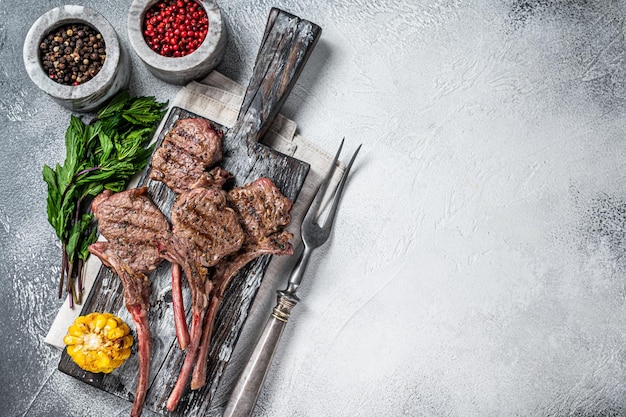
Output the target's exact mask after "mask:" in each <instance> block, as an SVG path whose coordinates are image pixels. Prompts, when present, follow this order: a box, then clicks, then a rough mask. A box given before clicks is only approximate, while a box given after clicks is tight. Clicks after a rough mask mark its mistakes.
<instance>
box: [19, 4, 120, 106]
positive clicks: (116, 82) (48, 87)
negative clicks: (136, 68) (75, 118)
mask: <svg viewBox="0 0 626 417" xmlns="http://www.w3.org/2000/svg"><path fill="white" fill-rule="evenodd" d="M69 23H84V24H87V25H89V26H91V27H93V28H94V29H96V30H97V31H98V32H100V34H102V37H103V39H104V42H105V45H106V59H105V60H104V63H103V65H102V68H101V69H100V71H99V72H98V74H96V76H95V77H93V78H92V79H91V80H89V81H87V82H85V83H83V84H80V85H77V86H69V85H63V84H59V83H57V82H56V81H54V80H51V79H50V78H49V77H48V74H47V73H46V72H45V71H44V69H43V66H42V63H41V59H40V55H39V44H40V43H41V41H42V39H43V38H44V37H45V36H47V35H48V34H49V33H50V32H51V31H53V30H55V29H56V28H58V27H60V26H63V25H65V24H69ZM23 58H24V65H25V67H26V72H27V73H28V75H29V77H30V79H31V80H32V81H33V83H35V85H37V87H39V88H40V89H41V90H43V91H44V92H45V93H47V94H48V95H49V96H50V97H52V99H53V100H54V101H56V102H57V103H59V104H60V105H62V106H63V107H66V108H68V109H70V110H74V111H79V112H90V111H95V110H97V109H99V108H100V107H102V106H103V105H104V103H106V102H107V101H108V100H109V99H110V98H112V97H113V96H114V95H115V94H116V93H118V92H119V91H121V90H122V89H124V88H126V87H127V86H128V82H129V80H130V60H129V57H128V54H127V52H126V51H125V50H124V48H123V46H122V45H121V44H120V41H119V38H118V36H117V33H116V32H115V29H113V27H112V26H111V24H110V23H109V22H108V21H107V20H106V19H105V18H104V17H103V16H102V15H101V14H100V13H98V12H96V11H95V10H92V9H89V8H87V7H83V6H76V5H65V6H61V7H57V8H55V9H52V10H50V11H48V12H47V13H45V14H43V15H42V16H41V17H40V18H39V19H37V20H36V21H35V23H33V25H32V26H31V28H30V30H29V31H28V33H27V35H26V38H25V41H24V49H23Z"/></svg>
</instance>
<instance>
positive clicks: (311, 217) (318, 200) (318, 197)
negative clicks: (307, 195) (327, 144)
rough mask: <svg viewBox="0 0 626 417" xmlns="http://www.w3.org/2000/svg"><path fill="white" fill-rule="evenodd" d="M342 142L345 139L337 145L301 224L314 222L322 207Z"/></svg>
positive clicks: (342, 140)
mask: <svg viewBox="0 0 626 417" xmlns="http://www.w3.org/2000/svg"><path fill="white" fill-rule="evenodd" d="M344 140H345V138H343V139H341V143H340V144H339V149H337V153H336V154H335V157H334V158H333V161H332V163H331V165H330V169H329V170H328V172H327V173H326V176H325V177H324V180H323V181H322V183H321V184H320V185H319V187H318V188H317V192H316V193H315V197H314V199H313V202H312V203H311V206H310V207H309V211H308V212H307V213H306V216H305V217H304V220H303V224H304V223H305V222H309V223H313V222H315V219H316V217H317V216H318V214H319V210H320V206H321V205H322V200H323V199H324V196H325V195H326V190H328V185H329V184H330V181H331V180H332V178H333V174H334V173H335V169H336V168H337V161H339V154H341V149H342V148H343V143H344Z"/></svg>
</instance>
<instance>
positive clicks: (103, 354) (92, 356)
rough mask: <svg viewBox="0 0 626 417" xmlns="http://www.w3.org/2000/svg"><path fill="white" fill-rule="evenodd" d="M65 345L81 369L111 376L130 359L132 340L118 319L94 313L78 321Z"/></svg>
mask: <svg viewBox="0 0 626 417" xmlns="http://www.w3.org/2000/svg"><path fill="white" fill-rule="evenodd" d="M63 342H64V343H65V344H66V345H67V353H68V354H69V355H70V357H71V358H72V359H73V360H74V362H76V364H77V365H78V366H80V367H81V368H82V369H84V370H85V371H89V372H103V373H107V374H108V373H110V372H112V371H113V370H114V369H115V368H117V367H119V366H120V365H122V364H123V363H124V361H125V360H126V359H127V358H128V357H129V356H130V348H131V346H132V345H133V336H132V335H131V334H130V328H129V327H128V325H127V324H126V323H124V321H123V320H122V319H120V318H119V317H116V316H114V315H113V314H110V313H91V314H88V315H86V316H79V317H77V318H76V320H75V321H74V323H73V324H72V325H71V326H70V327H69V328H68V329H67V334H66V335H65V337H64V338H63Z"/></svg>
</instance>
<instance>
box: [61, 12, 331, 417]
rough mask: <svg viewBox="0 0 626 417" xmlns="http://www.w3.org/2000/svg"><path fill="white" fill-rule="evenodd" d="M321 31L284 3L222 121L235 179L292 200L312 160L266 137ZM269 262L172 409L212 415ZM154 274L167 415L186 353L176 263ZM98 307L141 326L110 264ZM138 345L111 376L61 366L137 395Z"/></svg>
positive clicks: (151, 401) (236, 295) (157, 384)
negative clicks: (234, 111) (264, 181)
mask: <svg viewBox="0 0 626 417" xmlns="http://www.w3.org/2000/svg"><path fill="white" fill-rule="evenodd" d="M320 34H321V29H320V27H319V26H317V25H315V24H313V23H311V22H308V21H306V20H303V19H300V18H298V17H297V16H293V15H291V14H289V13H287V12H284V11H282V10H279V9H275V8H274V9H272V10H271V12H270V14H269V18H268V21H267V26H266V29H265V33H264V36H263V40H262V43H261V47H260V49H259V53H258V56H257V59H256V63H255V67H254V70H253V75H252V78H251V81H250V84H249V86H248V88H247V90H246V94H245V97H244V101H243V105H242V107H241V110H240V113H239V116H238V119H237V122H236V123H235V125H234V126H233V127H232V128H230V129H228V130H227V131H226V129H225V128H224V127H223V126H218V127H220V128H222V129H223V130H224V131H226V133H225V135H224V139H223V148H224V149H223V155H224V157H223V160H222V162H221V163H220V166H222V167H223V168H224V169H226V170H228V171H229V172H230V173H231V174H233V176H234V182H235V185H237V186H239V185H243V184H246V183H248V182H251V181H253V180H255V179H257V178H260V177H268V178H271V179H272V180H273V181H274V183H275V184H276V185H277V186H278V187H279V189H280V190H281V191H282V192H283V194H284V195H285V196H287V197H288V198H290V199H291V200H292V201H295V200H296V198H297V196H298V193H299V192H300V189H301V188H302V185H303V183H304V180H305V178H306V175H307V173H308V170H309V165H308V164H307V163H305V162H303V161H299V160H296V159H294V158H291V157H288V156H286V155H283V154H280V153H278V152H276V151H274V150H273V149H270V148H268V147H266V146H264V145H262V144H260V143H259V139H260V138H262V137H263V135H264V134H265V132H266V131H267V129H268V128H269V126H270V125H271V123H272V121H273V120H274V118H275V117H276V115H277V114H278V111H279V110H280V107H281V106H282V104H283V103H284V101H285V99H286V98H287V95H288V94H289V92H290V91H291V89H292V88H293V86H294V84H295V82H296V80H297V78H298V76H299V75H300V73H301V71H302V69H303V67H304V64H305V63H306V61H307V59H308V57H309V55H310V54H311V52H312V50H313V48H314V47H315V44H316V43H317V40H318V39H319V36H320ZM185 117H199V116H198V115H195V114H193V113H190V112H188V111H186V110H184V109H181V108H177V107H175V108H173V109H171V111H170V112H169V114H168V116H167V119H166V121H165V123H164V124H163V126H162V128H161V129H160V130H159V131H158V132H157V133H156V136H157V138H156V146H159V145H160V144H161V143H162V141H163V138H164V136H165V134H166V133H167V132H168V131H169V130H170V129H171V128H172V126H173V125H174V123H175V122H176V120H178V119H179V118H185ZM148 173H149V171H148V169H146V171H145V172H144V173H143V175H142V178H141V179H140V182H139V185H146V186H147V187H148V190H149V192H150V194H151V196H152V197H153V200H154V202H155V203H156V204H157V206H159V208H160V209H161V210H162V211H163V212H164V213H165V214H166V215H167V216H168V217H169V213H170V212H171V207H172V205H173V203H174V199H175V194H174V193H173V192H172V191H171V190H169V189H168V188H167V187H166V186H165V185H163V184H162V183H160V182H158V181H153V180H150V179H149V178H148ZM269 261H270V257H269V256H264V257H261V258H258V259H256V260H255V261H253V262H251V263H250V264H248V265H247V266H246V267H245V268H244V269H243V270H242V271H240V273H239V274H238V276H237V277H236V278H234V279H233V280H232V282H231V284H230V286H229V288H228V289H227V291H226V294H225V297H224V301H223V302H222V305H221V307H220V309H219V311H218V314H217V317H216V322H215V328H214V329H215V330H214V334H213V337H212V340H211V349H210V354H209V360H208V365H207V366H208V368H207V384H206V385H205V386H204V387H203V388H201V389H200V390H197V391H190V390H188V391H187V393H186V394H185V396H184V397H183V398H182V399H181V401H180V403H179V406H178V409H177V410H176V412H175V413H168V415H174V416H183V415H185V416H192V415H205V414H206V413H207V411H208V410H209V409H210V408H211V400H212V397H213V394H214V393H215V391H216V389H217V386H218V384H219V382H220V377H221V375H222V373H223V372H224V369H225V367H226V365H227V364H228V361H229V359H230V357H231V353H232V351H233V349H234V347H235V344H236V343H237V339H238V337H239V334H240V332H241V329H242V327H243V324H244V322H245V320H246V317H247V315H248V311H249V309H250V307H251V305H252V302H253V300H254V297H255V294H256V292H257V290H258V288H259V286H260V284H261V280H262V279H263V275H264V272H265V269H266V267H267V265H268V263H269ZM150 278H151V280H152V299H151V307H150V315H149V322H150V328H151V332H152V335H153V349H152V359H151V367H150V384H149V388H148V395H147V398H146V402H145V408H147V409H150V410H153V411H156V412H160V413H163V412H165V402H166V401H167V398H168V396H169V395H170V392H171V389H172V387H173V386H174V384H175V383H176V379H177V377H178V373H179V370H180V367H181V366H182V363H183V360H184V352H183V351H181V350H180V349H179V348H178V345H177V342H176V334H175V331H174V319H173V310H172V304H171V275H170V264H169V263H168V262H163V263H162V264H161V266H159V268H157V270H156V271H154V272H153V273H152V274H151V276H150ZM183 281H184V280H183ZM184 299H185V306H186V307H187V313H188V315H187V317H188V322H189V318H190V313H191V302H190V295H189V289H188V288H187V287H186V282H185V288H184ZM93 311H107V312H112V313H114V314H117V315H119V316H120V317H122V318H123V319H124V320H125V321H126V322H127V323H129V325H130V326H131V328H133V329H134V326H133V325H132V318H131V317H130V315H129V314H128V312H127V311H126V308H125V307H124V299H123V289H122V285H121V282H120V280H119V279H118V277H117V276H116V275H115V274H113V273H112V272H111V271H110V270H109V269H108V268H105V267H102V268H101V269H100V271H99V272H98V274H97V276H96V278H95V282H94V285H93V288H92V290H91V292H90V294H89V296H88V297H87V299H86V301H85V303H84V306H83V309H82V312H81V314H82V315H85V314H88V313H90V312H93ZM133 349H134V350H135V351H134V354H133V355H132V356H131V357H130V358H129V359H128V360H127V361H126V363H125V364H124V365H123V366H122V367H120V368H118V369H116V370H115V371H114V372H112V373H111V374H108V375H105V374H92V373H90V372H85V371H83V370H82V369H80V368H79V367H78V366H77V365H76V364H74V362H73V361H72V360H71V358H70V357H69V355H67V352H65V351H64V352H63V354H62V357H61V361H60V363H59V370H61V371H62V372H64V373H66V374H69V375H71V376H73V377H75V378H78V379H80V380H82V381H84V382H86V383H88V384H90V385H93V386H96V387H98V388H101V389H103V390H105V391H107V392H109V393H112V394H115V395H117V396H119V397H122V398H125V399H127V400H128V401H132V400H133V397H134V393H135V388H136V383H137V381H136V379H137V369H138V355H137V354H136V346H134V347H133Z"/></svg>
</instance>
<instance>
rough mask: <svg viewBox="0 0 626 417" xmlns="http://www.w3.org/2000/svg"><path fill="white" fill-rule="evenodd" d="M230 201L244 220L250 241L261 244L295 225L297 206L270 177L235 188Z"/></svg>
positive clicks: (244, 227) (243, 225) (247, 240)
mask: <svg viewBox="0 0 626 417" xmlns="http://www.w3.org/2000/svg"><path fill="white" fill-rule="evenodd" d="M228 202H229V203H230V205H231V207H233V209H235V211H236V212H237V214H238V215H239V217H240V219H241V225H242V227H243V229H244V232H245V234H246V242H253V243H254V242H258V241H260V240H261V239H263V238H265V237H267V236H269V235H271V234H273V233H276V232H278V231H280V230H281V229H282V228H284V227H285V226H287V225H288V224H289V223H290V222H291V214H290V213H291V209H292V207H293V203H292V202H291V201H290V200H289V199H288V198H287V197H285V196H284V195H283V194H282V193H281V192H280V190H279V189H278V187H276V185H275V184H274V183H273V182H272V180H270V179H269V178H259V179H257V180H255V181H253V182H251V183H250V184H247V185H246V186H244V187H239V188H234V189H232V190H231V191H229V192H228Z"/></svg>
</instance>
